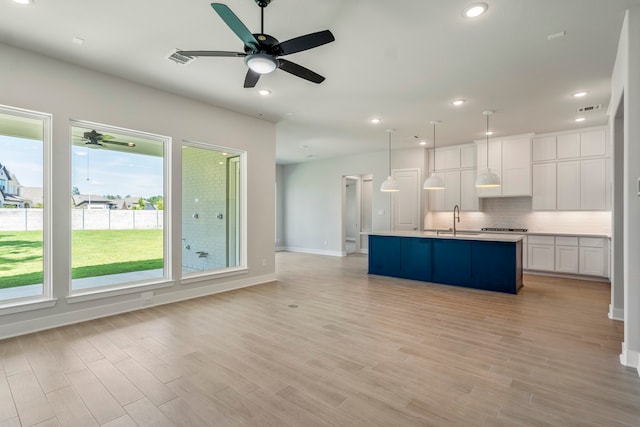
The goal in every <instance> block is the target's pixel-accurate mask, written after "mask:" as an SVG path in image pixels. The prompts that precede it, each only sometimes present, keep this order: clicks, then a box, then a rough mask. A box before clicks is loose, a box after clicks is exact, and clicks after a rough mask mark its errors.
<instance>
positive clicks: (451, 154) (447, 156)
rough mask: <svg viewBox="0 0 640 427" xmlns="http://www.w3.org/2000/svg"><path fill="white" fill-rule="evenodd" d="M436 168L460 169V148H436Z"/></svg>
mask: <svg viewBox="0 0 640 427" xmlns="http://www.w3.org/2000/svg"><path fill="white" fill-rule="evenodd" d="M435 159H436V170H437V171H440V170H447V169H460V148H459V147H454V148H441V149H437V150H436V154H435Z"/></svg>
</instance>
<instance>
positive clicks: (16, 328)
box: [0, 273, 276, 339]
mask: <svg viewBox="0 0 640 427" xmlns="http://www.w3.org/2000/svg"><path fill="white" fill-rule="evenodd" d="M275 280H276V275H275V273H273V274H268V275H264V276H258V277H252V278H247V279H243V280H237V281H233V282H225V283H221V284H214V285H211V286H204V287H199V288H192V289H184V290H182V291H178V292H172V293H169V294H164V295H158V296H152V297H151V298H148V296H147V295H140V298H135V299H131V300H128V301H123V302H119V303H115V304H106V305H99V306H95V307H89V308H85V309H80V310H75V311H71V312H66V313H61V314H54V315H51V316H45V317H39V318H36V319H29V320H23V321H19V322H15V323H10V324H5V325H0V339H5V338H11V337H15V336H19V335H25V334H28V333H32V332H38V331H43V330H46V329H52V328H57V327H60V326H65V325H70V324H73V323H80V322H86V321H88V320H93V319H99V318H101V317H108V316H113V315H116V314H120V313H126V312H129V311H134V310H139V309H142V308H148V307H152V306H157V305H163V304H170V303H172V302H178V301H183V300H188V299H191V298H196V297H201V296H206V295H212V294H217V293H220V292H226V291H230V290H234V289H240V288H245V287H249V286H255V285H261V284H264V283H269V282H273V281H275ZM138 291H140V289H138Z"/></svg>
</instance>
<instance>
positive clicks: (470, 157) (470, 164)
mask: <svg viewBox="0 0 640 427" xmlns="http://www.w3.org/2000/svg"><path fill="white" fill-rule="evenodd" d="M460 167H461V168H462V169H475V168H476V146H475V144H467V145H463V146H461V147H460Z"/></svg>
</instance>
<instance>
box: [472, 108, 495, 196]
mask: <svg viewBox="0 0 640 427" xmlns="http://www.w3.org/2000/svg"><path fill="white" fill-rule="evenodd" d="M482 114H484V115H485V116H486V117H487V131H486V133H485V134H486V135H487V170H486V171H484V172H483V173H481V174H480V175H478V177H477V178H476V187H478V188H495V187H500V177H499V176H498V175H497V174H496V173H495V172H491V168H490V167H489V116H490V115H492V114H493V111H491V110H488V111H483V112H482Z"/></svg>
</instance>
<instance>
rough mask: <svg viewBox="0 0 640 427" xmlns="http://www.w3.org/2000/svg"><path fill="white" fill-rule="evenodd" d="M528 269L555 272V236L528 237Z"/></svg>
mask: <svg viewBox="0 0 640 427" xmlns="http://www.w3.org/2000/svg"><path fill="white" fill-rule="evenodd" d="M527 258H528V259H527V268H528V269H530V270H540V271H555V242H554V239H553V236H527Z"/></svg>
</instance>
